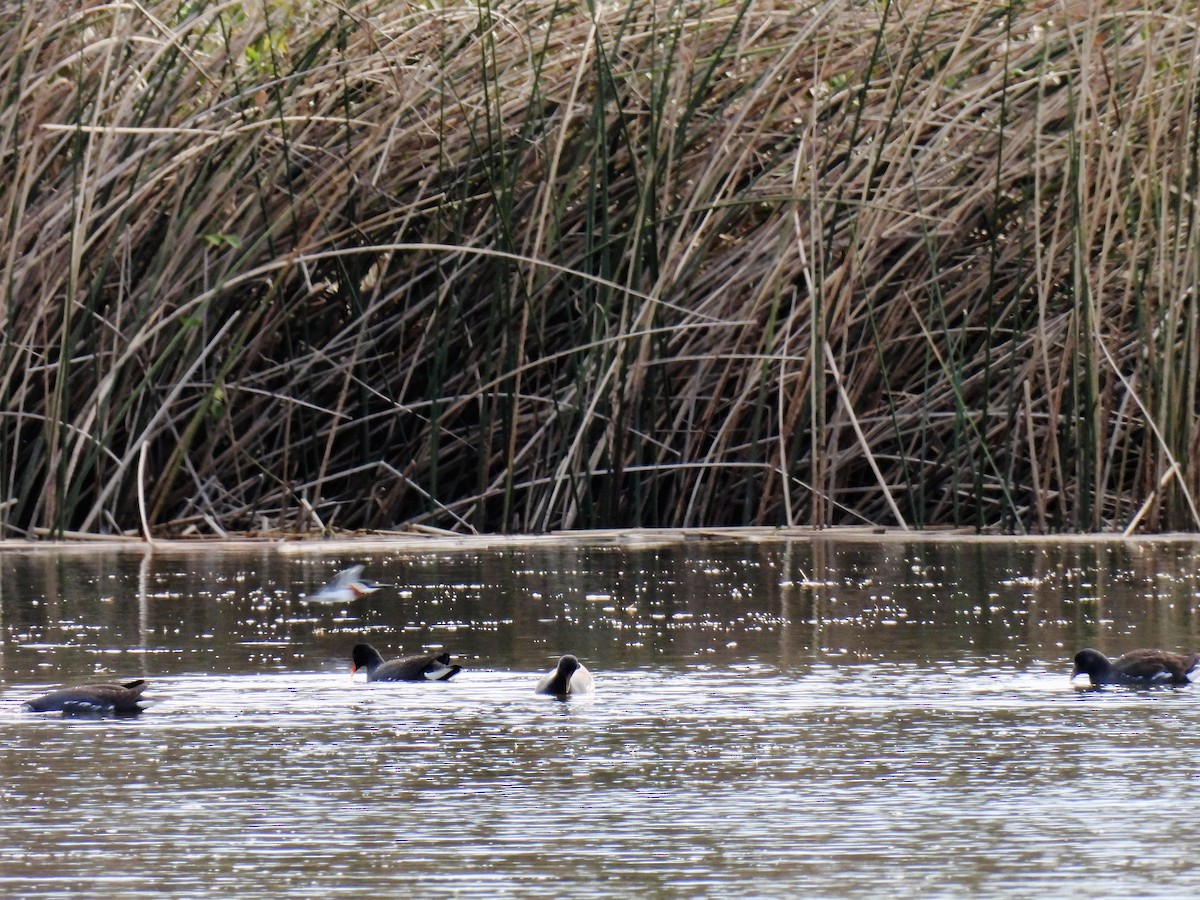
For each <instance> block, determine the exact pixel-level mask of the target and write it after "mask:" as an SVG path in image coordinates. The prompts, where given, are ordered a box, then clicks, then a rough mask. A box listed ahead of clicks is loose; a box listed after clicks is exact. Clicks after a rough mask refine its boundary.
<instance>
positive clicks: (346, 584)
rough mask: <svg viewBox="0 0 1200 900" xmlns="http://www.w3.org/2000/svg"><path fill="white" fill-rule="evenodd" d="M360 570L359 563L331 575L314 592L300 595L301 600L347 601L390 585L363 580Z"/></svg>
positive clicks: (361, 570)
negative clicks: (330, 577) (329, 578)
mask: <svg viewBox="0 0 1200 900" xmlns="http://www.w3.org/2000/svg"><path fill="white" fill-rule="evenodd" d="M362 572H363V566H361V565H357V566H351V567H350V568H348V569H343V570H342V571H341V572H338V573H337V574H336V575H334V576H333V578H332V579H331V580H330V582H329V584H327V585H325V586H324V587H323V588H321V589H320V590H319V591H317V592H316V593H313V594H309V595H307V596H305V597H302V598H301V600H303V601H304V602H305V603H349V602H350V601H351V600H357V599H358V598H359V597H365V596H366V595H367V594H373V593H375V591H377V590H379V589H380V588H385V587H390V586H391V585H387V584H377V583H375V582H373V581H364V580H363V577H362Z"/></svg>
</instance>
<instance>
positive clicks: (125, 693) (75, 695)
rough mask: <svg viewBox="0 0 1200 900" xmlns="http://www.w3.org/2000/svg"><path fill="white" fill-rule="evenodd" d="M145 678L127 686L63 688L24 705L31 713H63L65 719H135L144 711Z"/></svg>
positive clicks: (83, 685) (126, 684) (85, 685)
mask: <svg viewBox="0 0 1200 900" xmlns="http://www.w3.org/2000/svg"><path fill="white" fill-rule="evenodd" d="M145 689H146V682H145V681H144V680H143V679H140V678H139V679H138V680H137V681H127V682H125V683H124V684H82V685H78V686H76V687H68V688H61V689H60V690H57V691H51V692H50V693H48V694H43V695H42V696H40V697H34V698H33V699H32V700H26V701H25V702H24V703H22V704H21V706H22V707H23V708H24V709H27V710H29V711H30V712H61V713H62V714H63V715H64V716H106V715H107V716H136V715H138V714H139V713H140V712H141V711H142V705H141V702H140V701H141V697H142V691H144V690H145Z"/></svg>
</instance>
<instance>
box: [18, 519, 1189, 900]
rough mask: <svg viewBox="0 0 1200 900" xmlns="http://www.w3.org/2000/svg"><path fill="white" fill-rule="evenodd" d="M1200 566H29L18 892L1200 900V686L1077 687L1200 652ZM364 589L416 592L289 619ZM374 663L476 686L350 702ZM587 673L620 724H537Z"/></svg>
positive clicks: (69, 562) (973, 552)
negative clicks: (374, 656) (446, 666)
mask: <svg viewBox="0 0 1200 900" xmlns="http://www.w3.org/2000/svg"><path fill="white" fill-rule="evenodd" d="M1197 556H1198V551H1197V547H1196V545H1194V544H1191V543H1185V542H1180V543H1167V542H1163V543H1136V544H1112V545H1092V544H1083V543H1078V544H1076V543H1071V544H1066V545H1051V544H1033V543H1013V542H996V543H987V542H978V543H977V542H969V543H963V544H950V543H941V542H930V543H898V542H881V543H869V542H852V541H834V540H827V539H821V540H817V541H814V542H807V541H805V542H795V543H783V542H780V543H765V544H749V543H748V544H739V543H726V542H717V541H714V542H702V543H687V544H680V545H674V546H668V547H654V548H645V549H632V548H621V547H614V546H611V545H609V546H596V547H578V546H573V547H546V548H536V549H532V548H518V549H511V550H494V551H457V552H411V553H410V552H399V551H396V552H385V553H381V552H378V550H373V551H371V552H370V553H367V554H363V555H361V556H354V557H353V558H343V557H340V556H338V557H332V556H322V555H319V554H313V555H298V554H297V552H296V550H295V549H294V548H292V549H290V550H284V551H274V550H263V551H261V552H259V553H255V554H252V555H248V554H244V553H239V554H233V553H230V552H228V551H220V550H214V551H209V552H203V553H190V554H182V553H178V552H175V553H172V552H163V551H161V550H160V551H159V552H157V553H156V554H155V555H154V556H152V557H151V556H143V555H140V554H133V555H129V554H118V553H112V552H105V553H82V552H80V551H69V552H64V553H61V554H51V553H45V552H38V553H33V554H26V555H8V556H3V557H0V629H2V634H3V642H2V644H0V654H2V655H0V673H2V674H3V678H4V686H3V690H2V693H0V696H2V699H3V701H6V702H5V703H4V704H3V708H2V709H0V737H2V739H3V741H4V744H5V747H6V748H7V749H6V752H5V753H4V754H3V755H2V756H0V796H2V797H3V803H4V810H5V814H4V816H3V817H2V818H0V892H3V893H4V894H5V895H21V896H43V895H60V896H61V895H67V894H76V893H80V892H83V893H87V894H90V895H97V894H99V895H105V894H117V893H122V894H125V893H130V892H155V893H160V894H174V895H196V894H201V893H211V892H212V891H214V890H226V891H229V892H230V893H233V894H235V895H237V896H279V895H281V894H292V895H299V896H314V897H325V896H330V895H336V894H338V893H339V892H344V893H347V894H355V893H364V892H366V891H367V890H368V889H376V890H379V891H382V892H384V893H392V894H394V893H397V892H399V891H400V890H411V889H412V888H413V887H414V886H418V885H419V886H420V888H421V891H422V893H429V892H436V893H443V894H449V895H452V896H464V897H471V896H480V897H495V896H512V897H550V896H573V897H586V896H617V895H620V896H629V895H631V894H635V893H641V894H646V895H650V896H711V897H732V896H789V895H796V894H798V893H800V892H804V893H809V894H813V895H817V896H830V895H847V894H849V895H854V894H864V893H866V892H868V891H870V892H877V891H880V890H887V891H888V892H889V893H891V894H893V895H899V896H912V897H926V896H931V895H942V896H963V895H967V894H975V893H983V894H987V895H1007V896H1015V897H1026V896H1031V895H1034V894H1035V893H1040V892H1045V893H1049V894H1061V893H1063V892H1064V890H1065V888H1064V886H1066V885H1072V884H1073V885H1078V884H1080V883H1089V884H1090V883H1095V884H1103V885H1104V890H1105V892H1106V893H1116V892H1119V891H1121V890H1122V889H1125V890H1129V889H1132V888H1134V887H1135V886H1136V887H1139V888H1144V887H1145V885H1146V884H1147V882H1149V880H1150V879H1151V878H1153V879H1154V883H1155V885H1156V889H1155V894H1156V895H1158V896H1166V895H1170V894H1172V893H1173V892H1176V891H1178V892H1179V893H1183V892H1184V891H1185V890H1189V891H1190V889H1193V888H1195V887H1196V885H1197V882H1198V881H1200V877H1197V876H1194V875H1192V874H1191V873H1192V871H1193V869H1194V868H1195V867H1194V864H1193V862H1192V856H1193V853H1192V850H1191V842H1190V837H1189V834H1188V829H1186V828H1179V827H1176V826H1175V825H1174V824H1172V822H1173V821H1174V819H1173V817H1172V816H1173V814H1177V813H1179V812H1180V811H1182V810H1184V809H1186V808H1187V801H1188V799H1189V798H1190V795H1191V790H1190V789H1191V787H1192V782H1193V780H1194V776H1193V775H1192V774H1191V771H1190V766H1189V765H1188V764H1187V761H1186V748H1188V747H1190V745H1191V743H1192V740H1193V737H1194V735H1195V734H1196V733H1197V732H1198V729H1200V693H1197V691H1200V686H1197V687H1196V688H1185V689H1178V690H1176V689H1158V690H1149V691H1133V690H1122V689H1108V690H1104V691H1098V692H1091V691H1081V690H1075V689H1073V688H1072V686H1071V685H1070V684H1069V683H1068V681H1067V677H1068V675H1069V673H1070V669H1071V663H1070V658H1071V656H1072V655H1073V653H1074V651H1075V650H1076V649H1078V648H1079V647H1081V646H1085V645H1091V646H1096V647H1098V648H1100V649H1102V650H1105V651H1108V652H1111V653H1114V654H1115V653H1118V652H1120V651H1122V650H1124V649H1129V648H1132V647H1135V646H1162V647H1164V648H1168V649H1185V648H1195V647H1200V639H1198V638H1197V634H1196V621H1197V607H1198V605H1200V600H1198V599H1197V597H1198V596H1200V591H1198V586H1197V583H1196V581H1197V579H1198V578H1200V566H1197ZM356 561H361V562H365V563H367V572H366V574H367V575H368V576H369V577H371V578H373V579H377V580H379V581H384V582H391V583H393V584H395V585H398V586H399V587H397V588H394V589H389V590H385V591H380V592H378V593H376V594H371V595H369V596H368V597H365V598H363V599H361V600H358V601H355V602H352V603H348V604H344V605H333V606H305V605H304V604H303V603H301V602H299V600H298V599H297V598H298V597H299V595H301V594H303V593H306V592H308V591H311V590H313V589H314V588H316V587H319V586H320V585H321V584H323V583H324V582H325V581H326V580H327V579H328V577H329V576H330V575H331V574H332V573H333V572H334V571H336V570H337V569H338V568H340V567H342V566H343V565H347V564H349V563H352V562H356ZM363 638H366V639H368V640H369V641H370V642H371V643H372V644H374V645H376V646H377V647H378V648H379V649H380V650H381V651H382V652H383V654H384V656H385V657H387V658H391V657H394V656H398V655H401V654H403V653H413V652H417V651H421V650H430V649H443V648H444V649H446V650H448V651H450V652H451V653H452V654H454V656H455V661H456V662H460V663H462V664H463V665H464V667H465V668H464V670H463V672H461V673H460V674H459V675H458V676H456V678H455V679H454V680H453V681H452V682H446V683H433V684H378V683H377V684H369V685H368V684H362V683H356V682H354V681H353V680H352V679H351V677H350V659H349V652H350V648H351V647H352V646H353V644H354V643H356V642H357V641H358V640H360V639H363ZM564 652H574V653H576V654H578V655H579V656H580V657H581V659H582V660H583V661H584V662H585V663H586V664H587V666H588V668H590V669H591V671H592V672H593V674H594V675H595V677H596V682H597V693H596V696H595V698H594V699H585V700H584V701H583V702H577V701H572V702H568V703H559V702H556V701H554V700H553V699H550V698H546V697H539V696H536V695H535V694H534V692H533V688H534V685H535V684H536V683H537V680H538V678H539V677H540V676H541V675H542V674H544V673H545V672H546V671H547V670H548V669H549V668H550V667H551V666H552V665H553V663H554V662H555V661H556V660H557V658H558V656H559V655H560V654H562V653H564ZM140 676H145V677H147V678H148V679H150V682H151V684H150V688H149V690H148V691H147V695H148V696H151V697H153V698H154V699H155V703H154V704H153V705H152V706H151V707H150V709H149V711H148V712H146V713H145V714H144V715H143V716H141V717H140V718H138V719H136V720H111V719H110V720H102V721H88V720H84V721H75V720H66V721H64V720H62V719H59V718H57V717H55V716H50V715H35V714H30V713H21V712H19V711H18V710H17V705H18V702H19V701H20V700H23V699H27V698H28V697H30V696H33V695H34V694H37V693H40V692H42V691H44V690H46V689H49V688H52V687H56V686H58V685H59V684H61V683H63V682H77V681H86V680H92V679H102V680H110V681H113V680H128V679H131V678H136V677H140ZM1164 810H1170V811H1172V814H1171V815H1167V816H1166V817H1165V818H1164ZM1160 821H1162V822H1164V825H1163V827H1162V828H1160V829H1153V830H1154V832H1155V833H1153V834H1148V833H1147V828H1146V824H1145V823H1155V822H1160Z"/></svg>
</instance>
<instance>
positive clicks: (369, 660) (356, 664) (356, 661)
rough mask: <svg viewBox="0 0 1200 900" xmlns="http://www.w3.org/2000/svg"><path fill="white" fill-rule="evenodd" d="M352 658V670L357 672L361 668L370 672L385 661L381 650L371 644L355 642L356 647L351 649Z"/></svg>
mask: <svg viewBox="0 0 1200 900" xmlns="http://www.w3.org/2000/svg"><path fill="white" fill-rule="evenodd" d="M350 659H351V660H353V665H352V666H351V667H350V671H351V672H357V671H358V670H359V669H366V670H367V671H368V672H369V671H371V670H372V669H374V668H375V667H376V666H378V665H379V664H380V663H381V662H382V661H383V657H382V656H380V655H379V651H378V650H376V649H375V648H374V647H372V646H371V645H370V644H355V645H354V649H353V650H351V651H350Z"/></svg>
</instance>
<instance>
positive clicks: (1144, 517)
mask: <svg viewBox="0 0 1200 900" xmlns="http://www.w3.org/2000/svg"><path fill="white" fill-rule="evenodd" d="M0 20H2V21H3V29H2V30H0V50H2V52H0V83H2V84H3V90H4V97H3V103H2V107H0V159H2V160H3V163H4V171H5V172H6V173H7V177H6V178H5V179H4V181H3V183H2V184H0V225H2V226H3V234H4V237H5V242H4V246H3V256H2V257H0V273H2V275H3V282H2V284H3V288H2V293H0V320H2V322H3V336H2V338H0V398H2V399H3V403H2V408H0V431H2V439H0V525H2V526H3V528H2V530H0V536H2V535H20V534H64V533H71V532H82V533H96V534H99V533H122V534H128V533H144V534H154V535H181V534H193V535H209V534H217V535H222V534H227V533H231V532H243V533H244V532H269V533H294V532H313V531H316V532H324V533H328V532H331V531H334V530H339V531H342V530H355V529H393V528H398V527H402V526H418V527H419V526H429V527H433V528H439V529H449V530H452V531H457V532H475V531H479V532H484V531H542V530H548V529H572V528H584V527H589V528H591V527H631V526H641V527H651V526H668V525H669V526H678V527H695V526H734V525H760V526H761V525H793V524H815V525H837V524H856V525H862V524H870V525H883V526H901V527H910V528H913V527H932V526H943V525H953V526H959V527H970V528H975V529H980V530H1005V531H1035V532H1046V531H1062V530H1082V531H1096V530H1107V531H1111V530H1128V531H1158V530H1170V529H1182V530H1196V529H1198V528H1200V513H1198V512H1197V503H1196V498H1197V494H1198V493H1200V484H1198V481H1200V455H1198V454H1197V448H1198V445H1200V415H1198V406H1197V396H1196V385H1197V378H1198V376H1200V327H1198V325H1200V317H1198V310H1197V303H1198V299H1197V294H1196V284H1197V265H1198V264H1200V234H1198V231H1197V208H1196V192H1197V189H1198V184H1197V182H1198V180H1200V153H1198V148H1200V112H1198V108H1197V107H1198V100H1200V96H1198V93H1200V87H1198V86H1200V39H1198V33H1197V28H1198V23H1200V15H1198V10H1197V5H1196V4H1195V3H1194V2H1187V3H1185V2H1172V0H1166V2H1164V3H1161V4H1157V5H1155V6H1154V7H1153V8H1149V7H1146V6H1144V5H1141V4H1134V3H1130V2H1124V0H1113V2H1108V3H1103V4H1101V3H1073V2H1034V0H1031V2H1025V3H1017V2H1013V3H1009V4H978V3H965V2H946V0H924V2H911V3H907V2H906V3H896V2H874V0H871V2H866V0H859V2H854V0H825V2H814V3H809V4H801V5H797V4H794V3H783V2H775V0H732V2H725V0H624V5H622V4H621V3H603V4H601V3H597V4H595V5H591V6H589V5H582V4H574V3H566V2H554V0H531V2H528V3H524V4H495V5H488V2H486V0H485V2H482V3H479V4H475V3H471V4H465V5H457V4H453V3H448V2H405V0H387V2H375V0H367V2H359V3H349V4H334V3H328V2H323V0H266V2H264V3H255V4H243V3H241V2H236V0H234V2H217V0H196V2H192V3H188V4H182V5H177V4H169V3H138V2H124V0H114V2H111V3H105V4H98V5H82V4H66V3H59V2H55V0H45V2H35V3H32V4H29V3H23V4H16V3H9V4H7V5H4V6H0Z"/></svg>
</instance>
